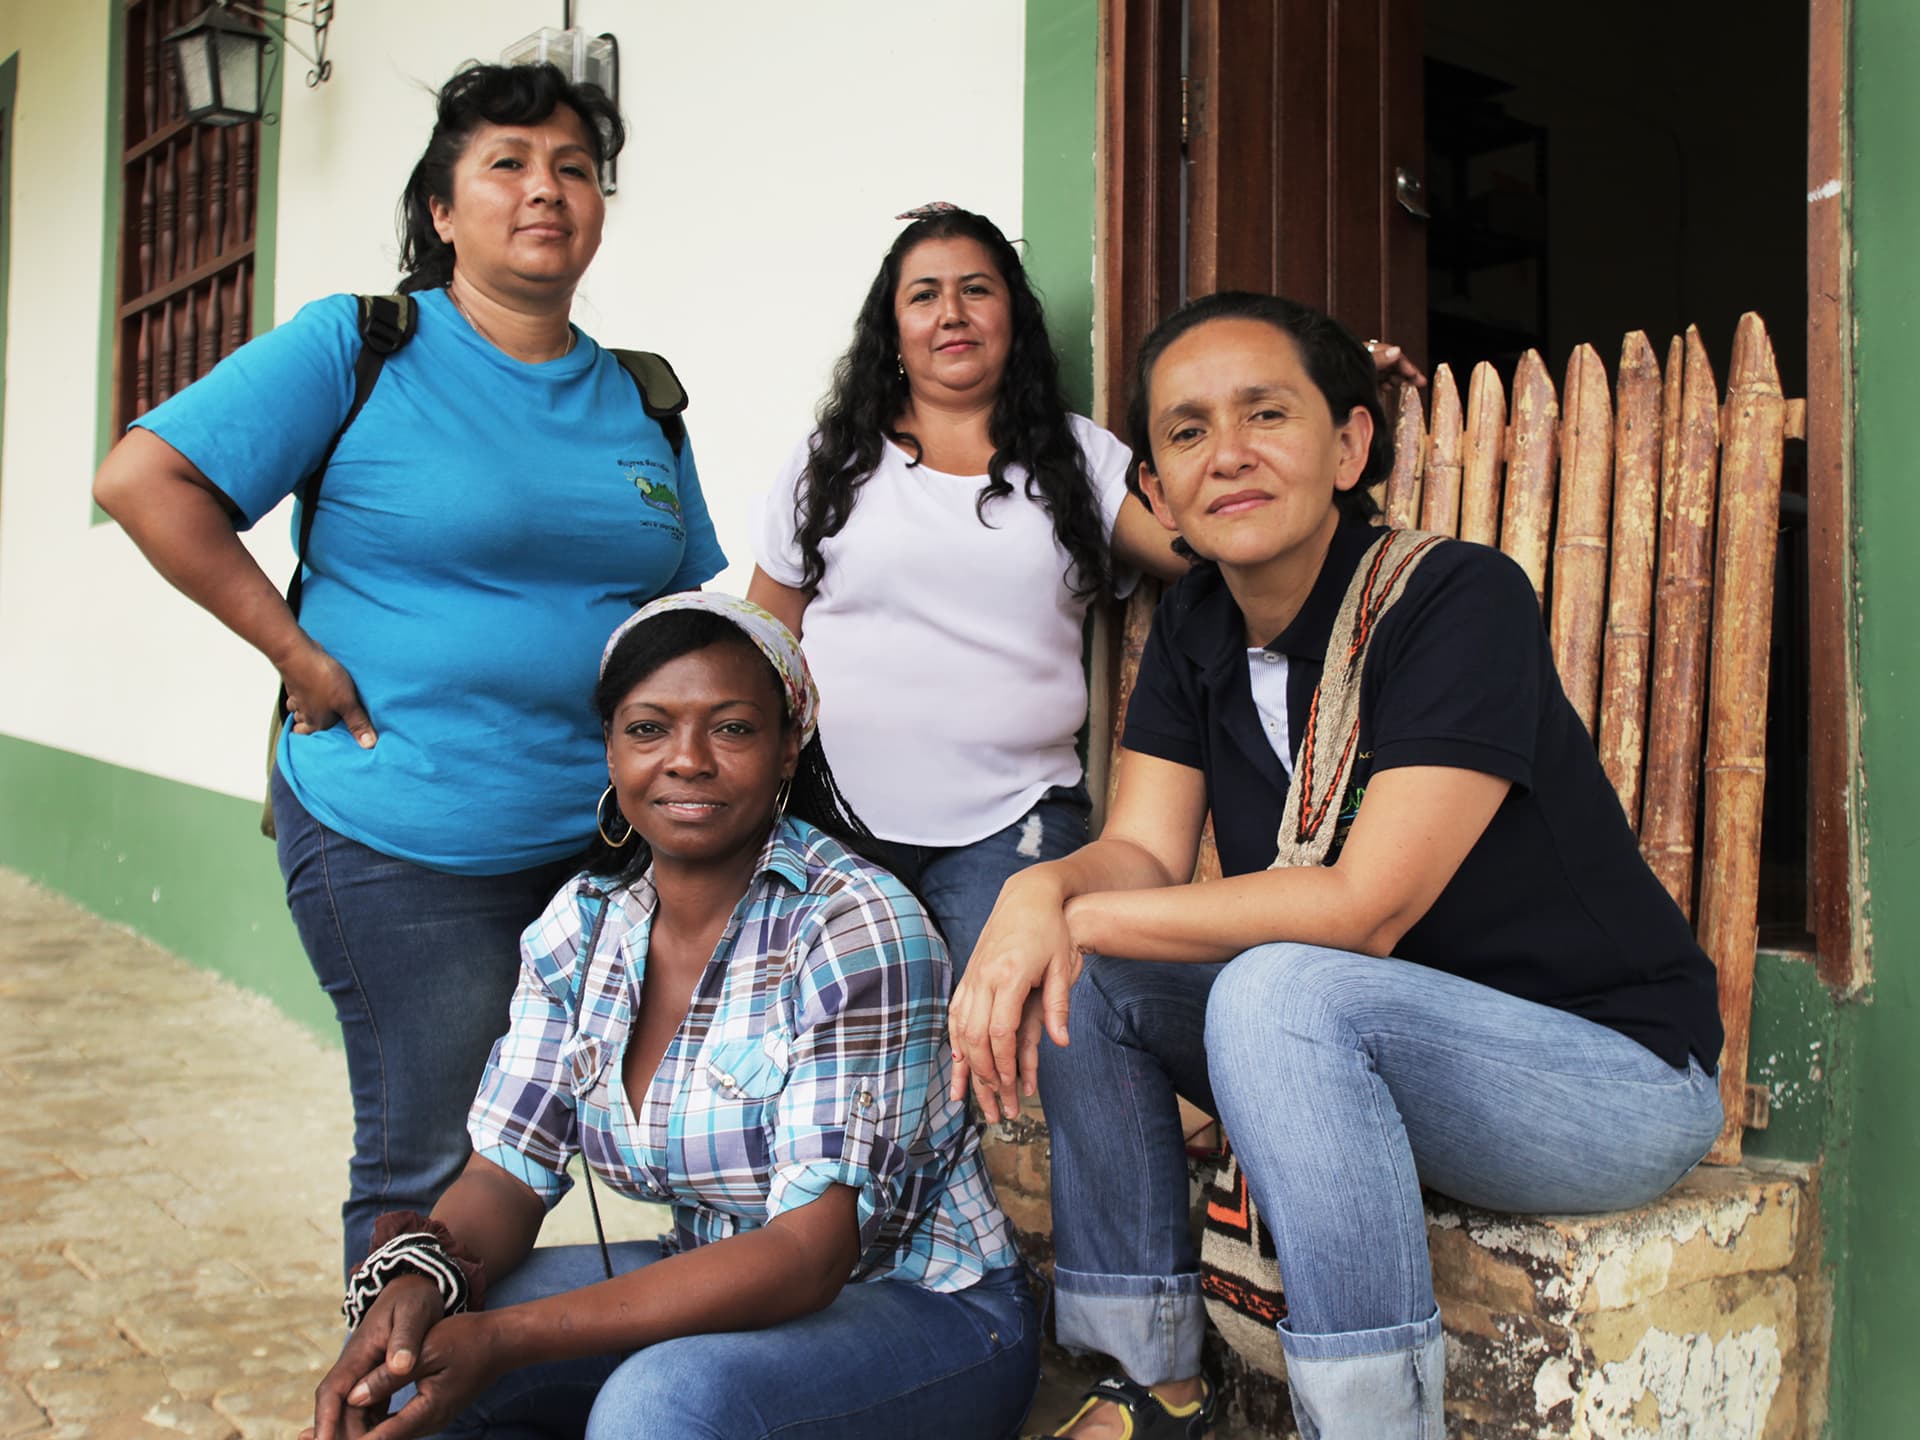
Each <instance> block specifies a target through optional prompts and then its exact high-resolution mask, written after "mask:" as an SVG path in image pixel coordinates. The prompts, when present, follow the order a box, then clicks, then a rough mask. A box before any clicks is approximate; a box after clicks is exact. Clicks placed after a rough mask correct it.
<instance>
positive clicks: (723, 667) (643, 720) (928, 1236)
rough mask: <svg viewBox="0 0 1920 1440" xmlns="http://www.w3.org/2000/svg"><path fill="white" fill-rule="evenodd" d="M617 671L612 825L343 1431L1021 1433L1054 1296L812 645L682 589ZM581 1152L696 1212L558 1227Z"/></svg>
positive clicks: (392, 1272)
mask: <svg viewBox="0 0 1920 1440" xmlns="http://www.w3.org/2000/svg"><path fill="white" fill-rule="evenodd" d="M595 700H596V703H597V705H598V707H599V710H600V714H601V719H602V723H603V726H604V728H605V731H606V736H607V768H608V773H609V775H610V777H611V780H612V784H611V785H610V786H609V787H608V791H609V796H608V797H603V799H606V798H611V799H613V800H614V801H616V802H617V810H618V814H617V815H607V813H606V809H603V812H602V814H603V817H604V818H603V823H602V827H601V834H602V837H603V839H604V840H606V842H607V844H608V852H607V855H606V857H605V858H604V862H603V863H602V864H599V865H596V866H594V867H590V868H589V870H588V871H587V872H586V873H583V874H582V875H580V876H577V877H576V878H575V879H574V880H572V881H571V882H569V883H568V884H567V885H566V887H564V888H563V889H562V891H561V892H560V894H559V895H557V896H556V897H555V898H554V900H553V903H552V904H551V905H549V906H548V907H547V911H546V913H545V914H544V915H543V916H542V917H541V919H540V920H539V921H538V922H537V923H536V924H535V925H533V926H532V927H531V928H530V929H529V930H528V932H527V934H526V936H525V938H524V940H523V942H522V968H521V975H520V982H519V988H518V991H517V992H516V994H515V997H514V1003H513V1018H512V1028H511V1029H510V1031H509V1032H508V1034H507V1035H506V1036H505V1037H504V1038H502V1040H501V1041H500V1043H499V1044H498V1045H497V1046H496V1047H495V1050H494V1054H493V1058H492V1060H491V1062H490V1064H489V1066H488V1069H487V1073H486V1076H485V1077H484V1079H483V1081H482V1083H481V1088H480V1093H479V1095H478V1097H477V1098H476V1100H475V1102H474V1107H473V1112H472V1115H471V1117H470V1120H469V1131H470V1133H471V1135H472V1139H473V1147H474V1158H473V1160H472V1161H471V1162H470V1163H469V1165H468V1167H467V1170H466V1172H465V1174H463V1175H462V1176H461V1178H460V1179H459V1180H458V1181H457V1182H456V1183H455V1184H454V1186H453V1187H452V1188H451V1189H450V1190H448V1191H447V1193H446V1195H445V1196H444V1197H443V1198H442V1199H441V1201H440V1203H439V1204H438V1205H437V1206H435V1208H434V1212H433V1215H432V1217H431V1219H422V1218H421V1217H419V1216H417V1215H398V1216H389V1217H384V1218H383V1220H382V1223H381V1225H380V1227H379V1228H378V1229H377V1231H376V1235H375V1241H376V1247H377V1248H376V1250H375V1252H374V1254H373V1255H371V1256H369V1258H368V1261H367V1264H366V1265H364V1266H362V1267H361V1269H360V1271H359V1272H357V1273H356V1275H355V1277H354V1281H353V1284H352V1286H351V1287H350V1289H349V1292H348V1300H347V1307H346V1308H347V1311H348V1314H349V1317H350V1318H354V1319H357V1320H358V1324H357V1327H356V1329H355V1331H354V1333H353V1336H352V1338H351V1339H350V1340H349V1342H348V1344H347V1347H346V1349H345V1351H344V1352H343V1354H342V1356H341V1358H340V1360H339V1362H338V1363H337V1364H336V1365H335V1366H334V1367H333V1370H332V1371H331V1372H330V1373H329V1374H328V1376H327V1378H326V1379H325V1381H323V1382H322V1384H321V1386H320V1389H319V1393H318V1396H317V1402H316V1407H315V1432H316V1435H317V1437H318V1440H332V1437H334V1436H336V1435H342V1436H358V1435H362V1434H371V1435H372V1436H375V1437H378V1440H389V1437H393V1440H397V1437H402V1436H415V1435H421V1434H426V1433H430V1432H443V1433H446V1434H455V1435H465V1434H492V1435H500V1434H506V1433H511V1434H515V1435H519V1434H534V1433H537V1434H540V1435H579V1434H585V1435H590V1436H600V1435H607V1436H614V1435H618V1436H621V1437H643V1436H652V1435H660V1436H667V1435H671V1436H676V1437H681V1436H713V1437H723V1436H724V1437H736V1436H738V1437H747V1436H762V1435H768V1434H772V1433H775V1432H777V1433H778V1434H779V1435H781V1436H782V1437H795V1440H798V1437H807V1436H820V1437H826V1436H833V1437H837V1440H848V1437H860V1436H868V1435H871V1436H876V1437H879V1436H886V1437H889V1440H894V1437H902V1436H911V1435H927V1436H936V1435H937V1436H951V1435H967V1436H995V1435H1006V1434H1010V1433H1011V1432H1012V1431H1013V1429H1014V1428H1015V1427H1016V1426H1017V1425H1018V1423H1019V1421H1020V1419H1021V1417H1022V1415H1023V1414H1024V1412H1025V1410H1026V1406H1027V1402H1028V1400H1029V1398H1030V1397H1031V1394H1032V1390H1033V1384H1034V1378H1035V1373H1036V1372H1035V1367H1036V1355H1037V1349H1038V1343H1039V1335H1038V1324H1037V1322H1036V1320H1035V1316H1034V1313H1033V1302H1032V1299H1031V1296H1030V1294H1029V1293H1028V1290H1027V1286H1026V1282H1025V1278H1024V1276H1023V1274H1022V1272H1021V1269H1020V1264H1019V1260H1018V1256H1017V1255H1016V1253H1015V1251H1014V1248H1013V1245H1012V1240H1011V1234H1010V1231H1009V1228H1008V1226H1007V1222H1006V1220H1005V1218H1004V1217H1003V1216H1002V1214H1001V1213H1000V1209H999V1206H998V1204H997V1202H996V1201H995V1199H994V1195H993V1189H992V1185H991V1183H990V1182H989V1180H988V1178H987V1174H986V1169H985V1166H984V1164H983V1162H982V1159H981V1155H980V1150H979V1139H978V1135H977V1132H976V1131H975V1129H974V1127H973V1126H971V1125H970V1124H968V1123H967V1120H966V1114H965V1111H964V1109H963V1107H962V1106H961V1104H959V1103H958V1102H956V1101H954V1100H952V1099H951V1098H950V1096H949V1093H948V1079H949V1072H950V1066H951V1058H950V1056H949V1054H948V1052H947V1048H946V1046H945V1045H944V1044H943V1040H944V1035H945V1010H946V1003H947V996H948V991H949V987H950V971H949V965H948V959H947V953H946V948H945V946H944V945H943V944H942V943H941V941H940V938H939V935H938V932H937V931H936V930H935V929H934V928H933V926H932V925H931V923H930V922H929V921H928V918H927V915H926V912H925V910H924V909H923V908H922V907H921V905H920V903H919V902H918V901H917V900H916V899H915V898H914V897H913V895H912V894H911V893H910V892H909V891H908V890H907V889H906V888H905V887H904V886H903V885H901V883H900V882H899V881H898V880H896V879H895V878H894V877H893V876H892V875H890V874H888V873H887V872H886V871H884V870H881V869H879V868H877V867H876V866H874V865H872V864H871V863H869V862H867V861H865V860H863V859H861V858H860V857H859V855H858V854H857V853H856V852H855V850H854V849H853V848H851V847H853V846H856V845H859V844H860V843H861V842H863V841H864V840H866V839H867V838H869V837H867V836H866V834H865V831H864V828H863V827H861V826H860V825H859V823H858V821H855V820H852V819H850V818H849V817H848V816H847V815H846V814H845V811H844V807H843V806H842V804H841V802H840V800H839V796H838V792H837V791H836V790H835V788H834V786H833V780H832V776H831V774H830V773H829V772H828V771H827V769H826V765H825V762H824V760H823V759H822V757H821V752H820V748H819V745H818V742H817V741H816V740H815V738H814V725H815V718H816V715H817V711H818V696H817V692H816V691H815V690H814V688H813V682H812V679H811V677H810V676H809V675H808V673H807V669H806V662H805V660H804V659H803V658H802V657H801V655H800V651H799V646H798V643H797V642H796V641H795V640H794V638H793V636H792V634H791V633H790V632H789V631H787V629H786V628H785V627H784V626H783V625H781V624H780V622H779V621H777V620H775V619H774V618H773V617H772V616H771V615H768V614H767V613H766V612H765V611H763V610H761V609H759V607H757V606H752V605H749V604H747V603H746V602H744V601H740V600H735V599H732V598H731V597H727V596H721V595H713V594H700V593H693V594H681V595H675V596H671V597H668V598H666V599H662V600H658V601H655V602H654V603H653V604H651V605H649V606H647V607H646V608H645V609H643V610H641V611H640V612H639V613H638V614H637V615H635V616H634V617H633V619H632V620H630V621H628V622H627V624H626V625H624V626H622V627H621V629H620V630H618V631H616V632H615V634H614V636H613V638H612V639H611V640H610V641H609V642H608V647H607V653H606V655H605V657H604V658H603V660H602V671H601V681H600V685H599V688H598V690H597V691H596V695H595ZM607 808H613V807H607ZM623 831H624V833H622V832H623ZM575 1153H579V1154H581V1155H582V1156H583V1157H584V1159H585V1162H586V1164H587V1166H588V1167H589V1168H590V1170H591V1171H592V1172H593V1173H594V1174H595V1175H597V1176H598V1177H599V1178H600V1179H601V1180H602V1181H603V1182H604V1183H606V1184H607V1185H609V1186H611V1187H612V1188H613V1189H615V1190H617V1191H619V1192H621V1193H623V1194H626V1195H629V1196H632V1197H634V1198H636V1199H640V1200H646V1201H653V1202H658V1203H665V1204H669V1205H671V1206H672V1207H673V1215H674V1229H673V1233H672V1234H671V1235H667V1236H663V1237H662V1238H661V1240H660V1241H659V1242H657V1243H654V1242H647V1243H635V1244H622V1245H616V1246H613V1247H611V1248H610V1249H599V1248H595V1247H591V1246H570V1247H554V1248H550V1249H543V1250H535V1249H534V1248H533V1244H534V1240H535V1238H536V1236H537V1235H538V1233H539V1229H540V1222H541V1220H542V1218H543V1217H544V1216H545V1214H546V1211H547V1209H548V1207H550V1206H551V1205H552V1204H553V1203H554V1202H555V1201H556V1200H557V1199H558V1198H559V1197H560V1196H561V1195H562V1194H563V1193H564V1192H565V1190H566V1188H567V1186H568V1183H569V1182H568V1179H567V1176H566V1167H567V1163H568V1161H569V1160H570V1159H571V1158H572V1157H573V1155H574V1154H575ZM383 1242H384V1243H383ZM489 1281H490V1282H491V1283H492V1296H491V1304H490V1305H489V1306H488V1308H486V1309H484V1310H482V1309H479V1308H478V1292H479V1291H480V1290H482V1289H483V1288H484V1286H485V1284H486V1283H487V1282H489ZM463 1310H464V1311H465V1312H466V1313H461V1312H462V1311H463ZM408 1384H411V1385H414V1386H415V1387H417V1388H416V1389H415V1390H414V1393H413V1395H412V1397H411V1398H410V1399H408V1400H407V1401H406V1403H405V1404H404V1406H403V1407H402V1408H401V1409H399V1410H398V1411H397V1412H395V1413H394V1414H393V1415H392V1416H391V1417H390V1418H383V1417H385V1412H386V1408H387V1404H388V1399H389V1397H390V1396H391V1395H392V1394H393V1393H394V1392H395V1391H396V1390H398V1389H400V1387H402V1386H404V1385H408ZM376 1422H377V1423H376ZM369 1427H371V1428H369Z"/></svg>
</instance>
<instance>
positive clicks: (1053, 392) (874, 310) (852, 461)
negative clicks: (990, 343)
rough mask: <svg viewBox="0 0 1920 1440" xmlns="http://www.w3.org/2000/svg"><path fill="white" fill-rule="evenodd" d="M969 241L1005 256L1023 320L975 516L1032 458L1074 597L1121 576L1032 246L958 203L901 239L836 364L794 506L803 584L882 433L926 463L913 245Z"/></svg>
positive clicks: (1033, 495)
mask: <svg viewBox="0 0 1920 1440" xmlns="http://www.w3.org/2000/svg"><path fill="white" fill-rule="evenodd" d="M959 238H965V239H968V240H976V241H978V242H979V243H980V244H981V245H982V246H983V247H984V248H985V249H986V251H987V253H988V254H989V255H990V256H991V257H992V258H993V263H994V267H995V268H996V269H997V270H998V271H999V272H1000V279H1001V281H1002V283H1004V284H1005V285H1006V287H1007V298H1008V302H1009V306H1010V315H1009V320H1010V322H1011V324H1010V329H1011V334H1010V336H1009V345H1008V350H1007V366H1006V370H1005V371H1004V372H1003V373H1002V375H1001V378H1000V391H999V394H998V395H996V396H995V397H994V402H993V413H992V415H991V417H990V418H989V419H988V422H987V434H988V437H989V438H990V439H991V440H992V441H993V459H992V460H991V461H990V462H989V463H988V465H987V483H986V484H985V485H984V486H983V487H981V490H980V495H979V498H978V499H977V500H976V501H975V502H974V514H975V515H977V516H978V517H979V519H980V523H981V524H983V525H984V524H986V523H987V521H986V506H987V502H988V501H989V500H992V499H994V498H995V497H997V496H1002V495H1011V494H1012V493H1013V486H1012V484H1011V483H1010V482H1009V481H1008V480H1007V471H1008V470H1009V469H1010V468H1011V467H1013V466H1015V465H1018V466H1020V467H1021V468H1022V469H1024V470H1025V471H1026V472H1027V483H1026V492H1027V498H1028V499H1029V500H1036V501H1038V502H1039V503H1040V504H1042V505H1044V506H1046V508H1047V511H1048V513H1049V514H1050V515H1051V516H1052V517H1053V534H1054V538H1055V539H1056V540H1058V541H1059V542H1060V546H1061V548H1062V549H1064V550H1065V551H1066V552H1067V555H1068V557H1069V559H1070V561H1071V562H1072V563H1071V568H1070V570H1069V572H1068V574H1069V582H1070V584H1071V585H1072V588H1073V592H1074V594H1076V595H1080V596H1089V595H1095V594H1098V593H1099V592H1100V591H1101V590H1103V589H1105V588H1106V586H1107V583H1108V580H1109V577H1110V575H1111V573H1112V572H1111V568H1110V562H1109V560H1108V557H1107V540H1106V530H1105V528H1104V527H1103V526H1102V525H1101V523H1100V509H1099V505H1098V504H1097V502H1096V501H1095V499H1094V490H1093V480H1092V477H1091V476H1090V475H1088V473H1087V466H1086V461H1085V459H1084V458H1083V457H1082V456H1081V453H1080V445H1079V442H1078V441H1077V440H1076V439H1075V438H1074V433H1073V425H1072V422H1071V420H1070V418H1069V414H1068V410H1067V403H1066V400H1065V398H1064V397H1063V396H1062V395H1061V393H1060V361H1059V359H1058V357H1056V356H1055V355H1054V353H1053V342H1052V341H1051V340H1050V339H1048V337H1047V320H1046V314H1045V312H1044V311H1043V310H1042V309H1041V306H1040V297H1039V296H1038V295H1036V294H1034V291H1033V287H1032V285H1031V284H1030V283H1029V282H1028V280H1027V272H1026V267H1025V266H1023V265H1022V264H1021V263H1020V253H1019V252H1018V251H1017V250H1015V249H1014V247H1013V246H1012V244H1010V243H1009V242H1008V240H1007V237H1006V236H1005V235H1003V234H1001V233H1000V227H999V226H997V225H995V224H994V223H993V222H992V221H991V220H989V219H987V217H986V216H984V215H976V214H975V213H974V212H972V211H971V210H949V211H944V212H942V213H940V214H938V215H931V216H928V217H927V218H925V219H922V220H916V221H914V222H913V223H912V224H911V225H909V226H907V228H906V229H904V230H902V231H901V232H900V233H899V235H898V236H896V237H895V238H894V242H893V244H892V246H891V247H889V249H888V250H887V255H886V259H884V260H883V261H881V262H880V273H879V274H877V275H875V276H874V277H873V284H872V285H871V286H870V287H869V288H868V290H867V298H866V300H865V301H864V302H862V304H861V306H860V314H859V317H858V318H857V319H856V320H855V321H854V324H853V343H852V345H850V346H849V347H848V349H847V353H846V354H845V355H843V356H841V357H840V361H839V363H838V364H836V365H835V366H834V370H833V386H832V388H831V389H830V390H829V391H828V392H827V397H826V399H825V400H823V401H822V402H821V404H820V411H819V415H818V427H817V429H816V431H815V433H814V437H813V441H812V443H811V445H810V446H809V447H808V451H807V468H806V475H805V480H804V483H803V485H802V486H801V488H800V494H799V496H798V497H797V503H796V505H795V510H794V521H795V531H796V538H797V539H798V540H799V542H800V555H801V569H802V575H803V579H802V580H801V582H800V584H801V588H802V589H806V590H811V589H813V588H814V587H815V586H817V585H818V584H819V583H820V581H821V578H822V577H823V576H824V575H825V574H826V569H827V567H826V561H825V560H824V559H823V558H822V556H821V553H820V547H821V544H822V543H823V542H824V541H826V540H827V539H829V538H830V537H832V536H834V535H838V534H839V533H840V531H841V530H842V529H843V528H844V527H845V525H846V523H847V519H848V517H849V516H850V515H852V513H853V506H854V502H855V501H856V500H857V499H858V498H859V492H860V487H861V486H862V485H864V484H865V483H866V482H867V479H868V477H870V476H871V475H872V474H873V472H874V469H875V468H876V467H877V466H878V465H879V463H880V447H881V443H882V441H883V440H886V439H892V440H894V441H896V442H897V443H899V444H900V445H902V446H903V447H905V448H908V449H911V450H912V451H913V453H914V456H915V459H914V463H915V464H918V463H919V455H920V441H919V440H918V438H916V437H915V436H913V435H912V434H907V433H902V432H899V431H896V430H894V428H893V427H894V423H895V421H896V420H897V419H898V418H899V415H900V409H901V405H902V403H903V401H904V399H905V386H906V381H905V379H904V378H903V376H902V375H901V373H900V327H899V324H898V322H897V321H896V319H895V318H894V312H893V303H894V295H895V292H896V291H897V290H898V289H899V287H900V267H901V264H902V262H903V261H904V260H905V258H906V255H907V252H908V251H910V250H912V249H913V247H914V246H916V245H919V244H920V243H922V242H923V241H927V240H951V239H959Z"/></svg>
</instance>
